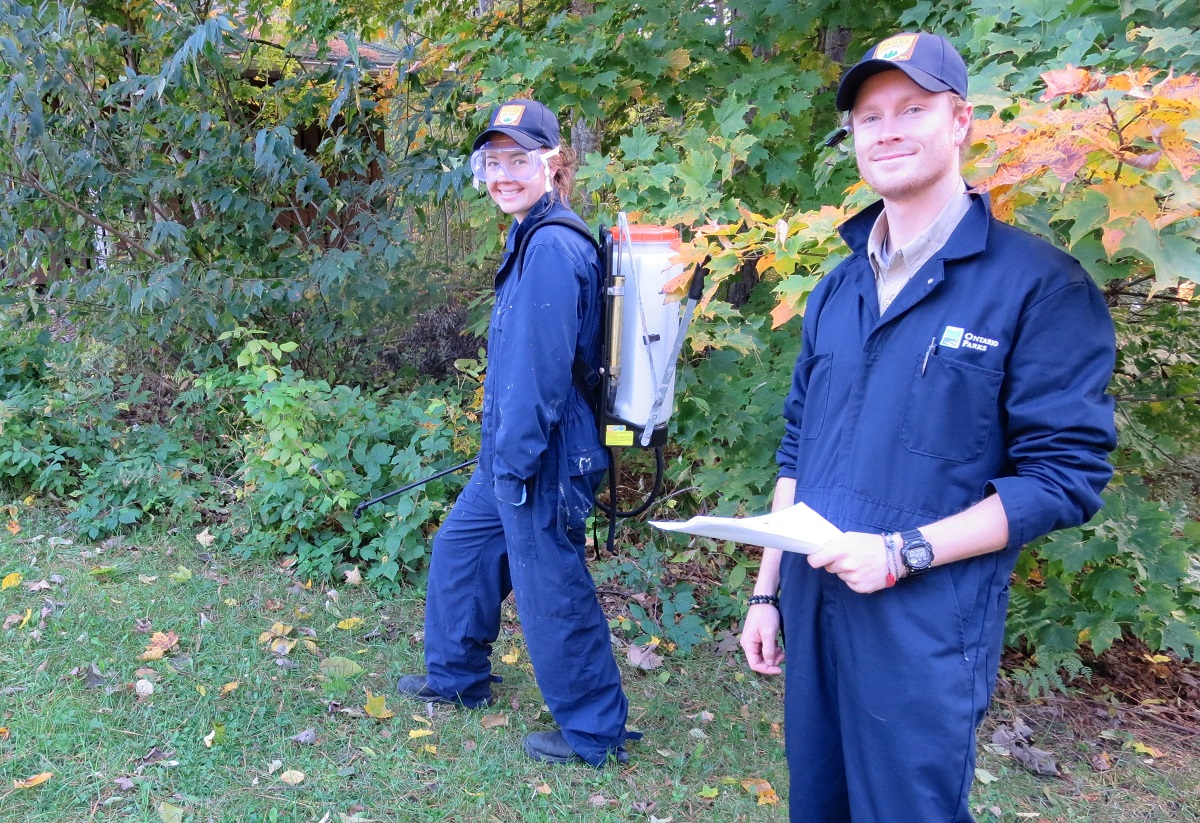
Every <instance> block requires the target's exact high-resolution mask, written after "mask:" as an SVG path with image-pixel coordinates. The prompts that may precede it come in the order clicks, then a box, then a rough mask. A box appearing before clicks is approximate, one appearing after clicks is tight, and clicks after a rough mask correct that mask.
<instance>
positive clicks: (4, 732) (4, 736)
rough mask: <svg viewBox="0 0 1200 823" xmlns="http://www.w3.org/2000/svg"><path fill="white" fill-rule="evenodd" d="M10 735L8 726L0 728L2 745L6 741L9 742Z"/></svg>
mask: <svg viewBox="0 0 1200 823" xmlns="http://www.w3.org/2000/svg"><path fill="white" fill-rule="evenodd" d="M10 734H11V733H10V732H9V730H8V726H0V743H3V742H4V741H5V740H8V738H9V736H10Z"/></svg>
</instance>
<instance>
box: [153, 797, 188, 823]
mask: <svg viewBox="0 0 1200 823" xmlns="http://www.w3.org/2000/svg"><path fill="white" fill-rule="evenodd" d="M158 819H159V820H161V821H162V823H183V809H182V808H181V807H179V806H176V805H174V804H171V803H168V802H167V801H165V800H164V801H162V802H161V803H159V804H158Z"/></svg>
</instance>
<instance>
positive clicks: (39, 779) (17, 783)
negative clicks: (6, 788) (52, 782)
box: [13, 772, 54, 789]
mask: <svg viewBox="0 0 1200 823" xmlns="http://www.w3.org/2000/svg"><path fill="white" fill-rule="evenodd" d="M52 777H54V772H42V773H41V774H35V775H34V776H33V777H27V778H25V779H24V780H14V781H13V788H14V789H32V788H33V787H34V786H40V785H42V784H43V783H45V782H46V781H47V780H49V779H50V778H52Z"/></svg>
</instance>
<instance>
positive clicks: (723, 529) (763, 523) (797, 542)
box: [650, 503, 842, 554]
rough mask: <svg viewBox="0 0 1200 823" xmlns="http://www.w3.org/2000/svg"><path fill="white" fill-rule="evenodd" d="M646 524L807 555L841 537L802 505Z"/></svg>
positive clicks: (830, 526) (830, 524) (832, 526)
mask: <svg viewBox="0 0 1200 823" xmlns="http://www.w3.org/2000/svg"><path fill="white" fill-rule="evenodd" d="M650 525H652V526H657V527H658V528H660V529H663V530H665V531H669V532H684V533H686V534H695V535H699V536H700V537H712V538H715V539H717V540H732V541H733V542H735V543H749V544H751V545H754V546H766V547H767V548H771V549H783V550H784V551H789V552H800V553H801V554H811V553H812V552H814V551H816V550H817V549H819V548H821V547H822V546H823V545H824V544H826V543H828V542H829V541H831V540H834V539H836V538H838V537H841V536H842V532H841V530H840V529H838V528H837V527H836V526H834V525H833V524H832V523H830V522H829V521H828V520H826V519H825V518H824V517H822V516H821V515H819V514H817V513H816V512H815V511H813V510H812V509H810V508H809V507H808V506H806V505H804V504H803V503H797V504H796V505H794V506H791V507H789V508H786V509H783V510H781V511H777V512H771V513H770V514H764V515H760V516H759V517H693V518H692V519H691V520H684V521H682V522H678V523H676V522H671V521H667V520H651V521H650Z"/></svg>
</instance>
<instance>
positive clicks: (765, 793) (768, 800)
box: [741, 777, 779, 806]
mask: <svg viewBox="0 0 1200 823" xmlns="http://www.w3.org/2000/svg"><path fill="white" fill-rule="evenodd" d="M741 784H742V788H743V789H745V790H746V791H748V792H750V794H751V796H752V797H755V798H757V800H758V805H760V806H774V805H775V804H776V803H778V802H779V795H777V794H776V793H775V790H774V789H773V788H771V784H770V783H769V782H768V781H766V780H763V779H762V778H761V777H748V778H746V779H745V780H743V781H741Z"/></svg>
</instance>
